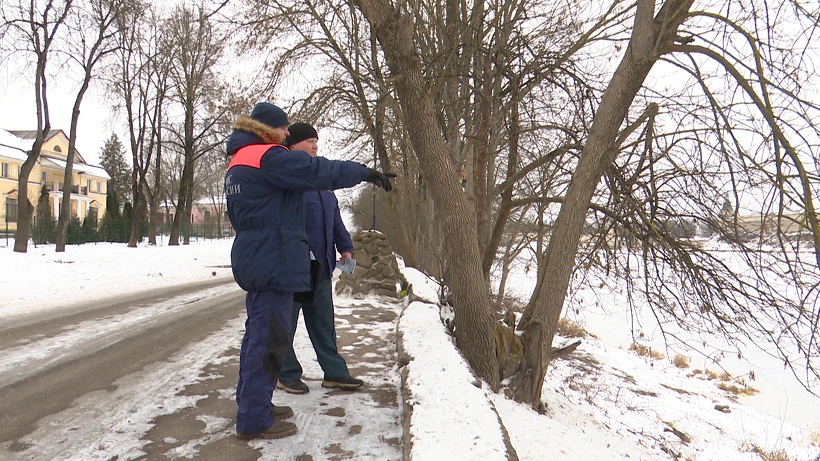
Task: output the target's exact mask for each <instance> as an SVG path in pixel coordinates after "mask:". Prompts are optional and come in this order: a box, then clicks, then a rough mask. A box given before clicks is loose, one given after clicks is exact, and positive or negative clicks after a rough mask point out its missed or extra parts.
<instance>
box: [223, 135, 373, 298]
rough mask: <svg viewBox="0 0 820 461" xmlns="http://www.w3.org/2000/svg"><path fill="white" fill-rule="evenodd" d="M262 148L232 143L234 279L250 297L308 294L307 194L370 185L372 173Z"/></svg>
mask: <svg viewBox="0 0 820 461" xmlns="http://www.w3.org/2000/svg"><path fill="white" fill-rule="evenodd" d="M263 142H264V141H263V140H262V138H260V137H259V136H257V135H255V134H251V133H247V132H244V131H236V130H235V131H234V132H233V133H232V134H231V136H230V138H229V139H228V155H230V156H232V160H231V165H230V166H229V167H228V171H227V172H226V173H225V195H226V196H227V201H228V217H229V218H230V220H231V224H232V225H233V227H234V229H235V230H236V238H235V240H234V243H233V248H232V249H231V266H232V269H233V275H234V279H236V282H237V283H238V284H239V286H240V287H242V289H244V290H246V291H264V290H274V291H284V292H297V291H307V290H309V289H310V272H309V268H310V259H309V253H308V239H307V235H306V233H305V208H304V201H303V195H304V191H316V190H326V189H330V190H335V189H341V188H345V187H352V186H355V185H356V184H359V183H360V182H362V181H364V180H365V179H367V177H368V172H367V168H366V167H365V166H364V165H361V164H359V163H356V162H350V161H340V160H328V159H325V158H321V157H311V156H310V155H308V154H307V153H306V152H302V151H289V150H288V149H287V148H286V147H284V146H280V145H270V147H267V148H266V147H261V148H260V147H254V145H260V144H263ZM247 146H250V147H247ZM243 148H246V149H243ZM254 150H256V151H257V152H255V153H253V152H251V151H254Z"/></svg>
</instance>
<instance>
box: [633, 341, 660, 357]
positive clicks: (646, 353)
mask: <svg viewBox="0 0 820 461" xmlns="http://www.w3.org/2000/svg"><path fill="white" fill-rule="evenodd" d="M629 350H630V351H635V353H636V354H638V355H640V356H641V357H649V358H652V359H655V360H661V359H663V358H664V356H663V354H662V353H660V352H658V351H656V350H652V348H651V347H649V346H644V345H643V344H638V343H632V345H631V346H629Z"/></svg>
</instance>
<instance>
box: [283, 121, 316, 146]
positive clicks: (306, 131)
mask: <svg viewBox="0 0 820 461" xmlns="http://www.w3.org/2000/svg"><path fill="white" fill-rule="evenodd" d="M288 132H290V135H289V136H288V137H287V139H285V145H286V146H288V147H290V146H292V145H294V144H296V143H298V142H301V141H304V140H305V139H310V138H316V139H319V133H317V132H316V129H315V128H313V127H312V126H310V125H308V124H307V123H301V122H298V123H294V124H293V125H291V126H289V127H288Z"/></svg>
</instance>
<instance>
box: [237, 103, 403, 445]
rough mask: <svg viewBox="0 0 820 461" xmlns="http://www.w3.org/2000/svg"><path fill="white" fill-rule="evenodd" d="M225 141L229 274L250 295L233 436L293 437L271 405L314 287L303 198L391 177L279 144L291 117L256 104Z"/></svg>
mask: <svg viewBox="0 0 820 461" xmlns="http://www.w3.org/2000/svg"><path fill="white" fill-rule="evenodd" d="M233 130H234V131H233V132H232V133H231V136H230V138H229V139H228V146H227V147H228V155H229V156H230V157H231V162H230V165H229V166H228V171H227V172H226V173H225V195H226V196H227V201H228V216H229V218H230V220H231V224H232V225H233V227H234V229H235V230H236V238H235V239H234V243H233V248H232V249H231V267H232V270H233V276H234V279H235V280H236V282H237V283H238V284H239V286H240V287H242V289H243V290H245V291H247V292H248V293H247V295H246V298H245V307H246V310H247V315H248V318H247V320H246V321H245V336H244V337H243V338H242V348H241V350H240V353H239V382H238V384H237V388H236V403H237V406H238V407H239V409H238V411H237V415H236V435H237V437H239V438H240V439H253V438H257V437H259V438H268V439H275V438H281V437H287V436H289V435H293V434H295V433H296V431H297V428H296V425H295V424H293V423H289V422H286V421H282V419H284V418H285V417H288V416H290V415H292V411H289V409H287V408H284V409H283V408H282V407H278V408H277V407H274V406H273V404H272V403H271V398H272V396H273V390H274V388H275V387H276V382H277V380H278V378H279V371H280V369H281V367H282V363H283V362H284V360H285V354H287V352H288V348H289V347H290V334H289V333H290V323H291V307H292V304H293V293H294V292H299V291H307V290H308V289H309V288H310V272H309V270H310V269H309V268H310V256H309V255H310V253H309V251H310V250H309V248H308V240H307V235H306V234H305V209H304V201H303V194H304V192H305V191H315V190H327V189H330V190H334V189H341V188H345V187H352V186H355V185H356V184H359V183H360V182H362V181H368V182H371V183H373V184H376V185H377V186H380V187H382V188H384V190H386V191H390V190H391V189H392V186H391V184H390V179H389V178H390V177H395V175H391V174H389V173H388V174H384V173H381V172H379V171H376V170H374V169H371V168H367V167H365V166H364V165H361V164H358V163H355V162H349V161H333V160H327V159H324V158H317V157H311V156H310V155H308V154H307V153H306V152H302V151H292V150H289V149H288V148H286V147H285V146H283V145H281V142H282V141H284V139H285V138H286V137H287V135H288V134H289V132H288V118H287V114H285V112H284V111H283V110H282V109H280V108H279V107H277V106H274V105H273V104H270V103H267V102H262V103H259V104H257V105H256V106H255V107H254V108H253V111H252V112H251V114H250V117H239V118H238V119H237V120H236V122H235V123H234V125H233Z"/></svg>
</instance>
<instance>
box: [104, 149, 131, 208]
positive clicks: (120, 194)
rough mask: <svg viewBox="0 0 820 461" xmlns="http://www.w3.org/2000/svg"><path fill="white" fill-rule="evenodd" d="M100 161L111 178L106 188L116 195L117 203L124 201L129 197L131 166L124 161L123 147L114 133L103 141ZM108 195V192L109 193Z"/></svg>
mask: <svg viewBox="0 0 820 461" xmlns="http://www.w3.org/2000/svg"><path fill="white" fill-rule="evenodd" d="M100 163H101V164H102V167H103V168H105V171H106V172H107V173H108V176H111V179H110V180H109V181H108V190H109V192H110V191H112V190H113V191H114V192H115V193H116V195H117V199H118V200H117V203H124V202H126V201H128V200H129V199H130V198H131V167H129V166H128V163H127V162H126V161H125V148H124V147H123V145H122V143H121V142H120V138H119V137H117V135H116V134H114V133H111V137H110V138H108V140H107V141H105V145H104V146H103V149H102V152H101V153H100ZM109 195H110V194H109Z"/></svg>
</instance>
